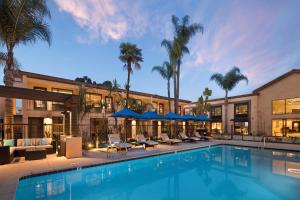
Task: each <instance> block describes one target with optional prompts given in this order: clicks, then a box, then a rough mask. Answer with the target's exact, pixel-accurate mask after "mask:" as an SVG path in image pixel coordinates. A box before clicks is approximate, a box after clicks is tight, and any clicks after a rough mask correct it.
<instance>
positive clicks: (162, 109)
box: [159, 103, 164, 115]
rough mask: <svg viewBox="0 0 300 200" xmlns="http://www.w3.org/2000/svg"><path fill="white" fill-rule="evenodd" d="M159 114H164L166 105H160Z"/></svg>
mask: <svg viewBox="0 0 300 200" xmlns="http://www.w3.org/2000/svg"><path fill="white" fill-rule="evenodd" d="M159 114H161V115H163V114H164V104H162V103H160V104H159Z"/></svg>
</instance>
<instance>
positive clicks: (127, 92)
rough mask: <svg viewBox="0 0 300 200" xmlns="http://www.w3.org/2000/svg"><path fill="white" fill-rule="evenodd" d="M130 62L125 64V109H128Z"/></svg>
mask: <svg viewBox="0 0 300 200" xmlns="http://www.w3.org/2000/svg"><path fill="white" fill-rule="evenodd" d="M130 73H131V62H130V61H128V62H127V85H126V108H128V99H129V85H130Z"/></svg>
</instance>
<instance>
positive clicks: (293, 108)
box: [286, 98, 300, 114]
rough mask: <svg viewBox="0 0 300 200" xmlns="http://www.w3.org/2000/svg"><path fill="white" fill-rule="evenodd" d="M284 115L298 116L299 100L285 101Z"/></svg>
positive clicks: (299, 111)
mask: <svg viewBox="0 0 300 200" xmlns="http://www.w3.org/2000/svg"><path fill="white" fill-rule="evenodd" d="M286 113H287V114H300V98H293V99H286Z"/></svg>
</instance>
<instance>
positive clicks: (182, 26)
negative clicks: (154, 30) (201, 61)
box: [172, 15, 204, 106]
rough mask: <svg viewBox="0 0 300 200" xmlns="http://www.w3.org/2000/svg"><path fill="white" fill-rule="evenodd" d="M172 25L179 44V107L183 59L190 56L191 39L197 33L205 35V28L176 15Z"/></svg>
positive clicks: (187, 18)
mask: <svg viewBox="0 0 300 200" xmlns="http://www.w3.org/2000/svg"><path fill="white" fill-rule="evenodd" d="M172 24H173V26H174V32H175V38H176V40H178V41H179V42H178V43H179V50H180V52H179V53H180V56H179V58H178V59H177V74H176V75H177V85H176V95H177V96H176V101H177V106H178V99H179V89H180V67H181V63H182V58H183V56H184V55H185V54H189V49H188V48H187V44H188V43H189V41H190V39H191V38H192V37H193V36H195V35H196V33H198V32H200V33H203V31H204V27H203V26H202V25H201V24H199V23H193V24H190V17H189V16H188V15H185V16H184V17H183V18H182V19H181V22H180V20H179V18H178V17H176V16H175V15H173V16H172Z"/></svg>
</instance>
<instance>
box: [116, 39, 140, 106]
mask: <svg viewBox="0 0 300 200" xmlns="http://www.w3.org/2000/svg"><path fill="white" fill-rule="evenodd" d="M119 59H120V60H121V61H122V62H123V63H125V64H124V69H125V70H127V83H126V85H125V86H126V108H128V99H129V88H130V74H132V72H133V69H132V64H133V65H134V67H135V69H137V70H139V69H141V64H140V62H143V60H144V59H143V55H142V50H141V49H139V48H138V47H137V46H136V45H135V44H131V43H128V42H127V43H122V44H121V45H120V56H119Z"/></svg>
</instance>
